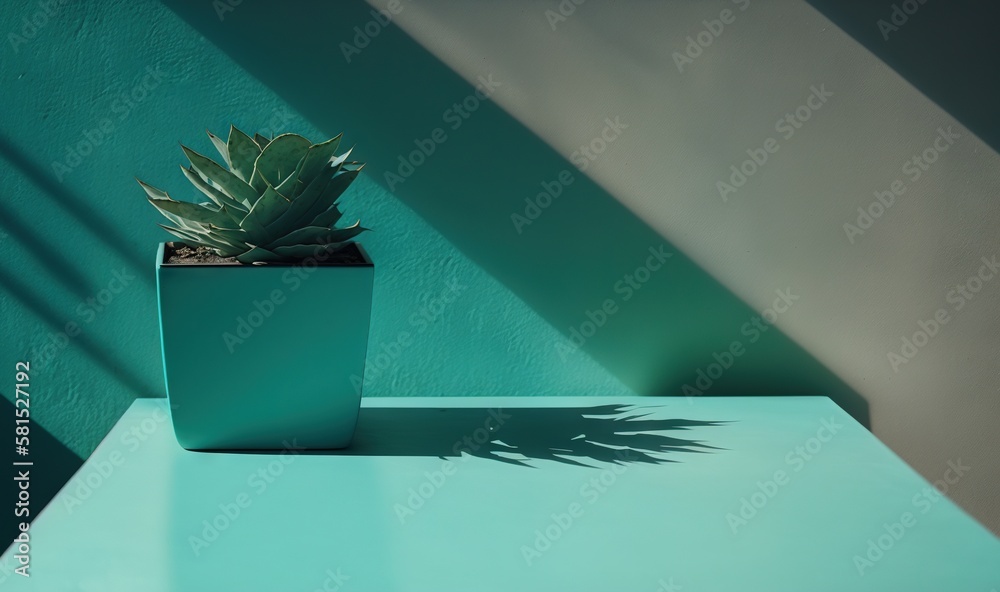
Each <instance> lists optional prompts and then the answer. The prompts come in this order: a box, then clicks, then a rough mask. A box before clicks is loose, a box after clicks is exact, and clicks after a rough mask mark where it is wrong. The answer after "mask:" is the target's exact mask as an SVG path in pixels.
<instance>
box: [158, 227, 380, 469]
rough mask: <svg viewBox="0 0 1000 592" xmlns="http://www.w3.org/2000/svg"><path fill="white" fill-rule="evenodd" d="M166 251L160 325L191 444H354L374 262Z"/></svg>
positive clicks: (180, 431)
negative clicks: (213, 260)
mask: <svg viewBox="0 0 1000 592" xmlns="http://www.w3.org/2000/svg"><path fill="white" fill-rule="evenodd" d="M162 251H163V246H162V245H161V252H160V254H159V255H158V259H157V270H156V272H157V274H156V275H157V293H158V299H159V309H160V335H161V342H162V347H163V365H164V372H165V375H166V384H167V395H168V397H169V399H170V410H171V416H172V418H173V423H174V431H175V432H176V434H177V440H178V441H179V442H180V444H181V446H183V447H184V448H188V449H192V450H219V449H224V450H225V449H228V450H234V449H256V450H281V449H285V448H289V447H291V446H298V447H305V448H314V449H329V448H343V447H345V446H347V445H348V444H349V443H350V440H351V437H352V435H353V433H354V427H355V424H356V422H357V416H358V410H359V408H360V404H361V377H362V376H364V367H365V355H366V353H367V349H368V330H369V319H370V316H371V298H372V284H373V279H374V267H373V266H371V265H355V266H338V267H333V266H316V267H311V268H310V267H306V266H272V265H266V266H200V265H164V264H162V263H161V262H162V261H163V259H162Z"/></svg>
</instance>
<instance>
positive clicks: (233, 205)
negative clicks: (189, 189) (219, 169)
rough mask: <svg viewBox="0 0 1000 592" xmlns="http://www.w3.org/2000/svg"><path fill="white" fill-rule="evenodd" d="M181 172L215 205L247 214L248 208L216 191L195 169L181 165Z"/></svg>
mask: <svg viewBox="0 0 1000 592" xmlns="http://www.w3.org/2000/svg"><path fill="white" fill-rule="evenodd" d="M181 172H183V173H184V176H185V177H187V180H188V181H191V184H192V185H194V186H195V187H197V188H198V190H199V191H201V192H202V193H204V194H205V195H206V196H208V199H210V200H212V201H213V202H215V205H217V206H219V207H220V208H221V207H222V206H228V207H229V209H231V210H235V211H239V212H243V213H244V214H246V213H247V207H246V206H245V205H244V204H243V203H241V202H238V201H236V200H235V199H233V198H231V197H229V196H228V195H226V194H225V193H223V192H221V191H219V190H218V189H216V188H215V187H214V186H213V185H211V184H210V183H209V182H208V181H207V180H205V178H204V177H202V176H201V175H199V174H198V171H196V170H195V169H194V167H187V168H184V165H181Z"/></svg>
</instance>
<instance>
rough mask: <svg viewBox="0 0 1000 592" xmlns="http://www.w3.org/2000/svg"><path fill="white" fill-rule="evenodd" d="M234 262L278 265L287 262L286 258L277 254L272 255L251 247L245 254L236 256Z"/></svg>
mask: <svg viewBox="0 0 1000 592" xmlns="http://www.w3.org/2000/svg"><path fill="white" fill-rule="evenodd" d="M236 260H237V261H239V262H240V263H258V262H263V263H278V262H282V261H288V259H287V258H285V257H282V256H281V255H278V254H277V253H272V252H271V251H268V250H267V249H264V248H261V247H252V248H251V249H250V250H249V251H247V252H246V253H243V254H241V255H237V256H236Z"/></svg>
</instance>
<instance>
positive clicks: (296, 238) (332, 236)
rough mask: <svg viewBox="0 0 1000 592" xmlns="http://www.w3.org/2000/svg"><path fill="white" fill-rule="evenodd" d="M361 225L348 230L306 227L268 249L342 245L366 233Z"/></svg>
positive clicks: (273, 243) (286, 236) (282, 238)
mask: <svg viewBox="0 0 1000 592" xmlns="http://www.w3.org/2000/svg"><path fill="white" fill-rule="evenodd" d="M364 230H365V229H364V228H362V227H361V223H360V222H357V223H355V224H354V225H353V226H349V227H347V228H324V227H322V226H306V227H305V228H300V229H298V230H294V231H292V232H290V233H288V234H286V235H285V236H283V237H281V238H279V239H278V240H276V241H274V242H272V243H270V244H268V245H267V246H268V248H276V247H290V246H293V245H328V244H333V243H342V242H344V241H346V240H350V239H352V238H354V237H355V236H357V235H359V234H361V233H362V232H364Z"/></svg>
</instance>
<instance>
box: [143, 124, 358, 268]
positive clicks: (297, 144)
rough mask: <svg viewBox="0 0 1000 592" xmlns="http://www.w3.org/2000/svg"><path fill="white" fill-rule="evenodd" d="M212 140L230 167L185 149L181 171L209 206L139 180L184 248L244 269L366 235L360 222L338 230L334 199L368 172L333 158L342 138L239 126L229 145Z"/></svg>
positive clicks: (303, 256)
mask: <svg viewBox="0 0 1000 592" xmlns="http://www.w3.org/2000/svg"><path fill="white" fill-rule="evenodd" d="M208 136H209V138H210V139H211V140H212V144H213V145H215V148H216V150H218V151H219V154H221V155H222V159H223V161H224V162H225V165H226V166H225V167H223V166H222V165H220V164H218V163H217V162H215V161H213V160H211V159H210V158H208V157H206V156H203V155H201V154H199V153H197V152H195V151H194V150H191V149H190V148H188V147H186V146H181V149H182V150H183V151H184V154H185V155H186V156H187V158H188V161H190V163H191V166H189V167H183V166H182V167H181V171H182V172H183V173H184V176H185V177H187V179H188V181H190V182H191V184H192V185H194V186H195V187H196V188H197V189H198V190H199V191H200V192H202V193H203V194H204V195H205V196H206V197H207V198H208V199H209V200H210V201H208V202H204V203H199V204H194V203H188V202H184V201H175V200H173V199H171V197H170V196H169V195H167V193H166V192H165V191H161V190H159V189H157V188H155V187H153V186H151V185H148V184H146V183H143V182H142V181H139V185H140V186H141V187H142V188H143V190H144V191H145V192H146V196H147V198H148V199H149V202H150V203H151V204H153V206H155V207H156V209H157V210H159V211H160V213H161V214H163V215H164V217H166V218H167V220H169V221H170V222H171V224H172V225H170V226H168V225H163V224H161V225H160V226H161V227H163V228H164V229H165V230H166V231H167V232H170V233H171V234H173V235H174V236H176V237H178V238H180V239H181V240H183V241H184V242H185V243H186V244H188V245H190V246H199V245H200V246H205V247H209V248H211V249H214V250H215V251H216V252H217V253H218V254H219V255H220V256H222V257H235V258H236V259H237V260H238V261H239V262H241V263H268V262H296V261H302V260H304V259H307V258H309V257H312V256H316V255H317V254H320V253H323V252H332V251H335V250H337V249H339V248H341V247H343V246H345V245H346V244H348V243H349V241H351V240H352V239H353V238H354V237H356V236H357V235H359V234H361V233H362V232H364V231H365V230H367V229H366V228H363V227H362V226H361V225H360V223H354V224H353V225H351V226H348V227H344V228H336V227H335V224H336V223H337V221H339V220H340V218H341V216H342V214H341V212H340V210H339V209H338V208H337V199H338V198H339V197H340V196H341V194H343V193H344V191H346V190H347V188H348V187H349V186H350V184H351V182H353V181H354V179H355V178H356V177H357V176H358V172H360V171H361V169H362V168H363V167H364V165H363V164H361V163H357V162H351V161H348V160H347V158H348V157H349V156H350V151H347V152H346V153H344V154H342V155H340V156H337V155H336V151H337V149H338V148H339V146H340V138H341V136H339V135H338V136H337V137H335V138H331V139H329V140H327V141H325V142H321V143H319V144H313V143H311V142H310V141H309V140H307V139H306V138H303V137H302V136H300V135H297V134H282V135H280V136H277V137H276V138H273V139H270V138H266V137H264V136H262V135H260V134H255V135H254V137H252V138H251V137H250V136H249V135H247V134H245V133H243V132H242V131H240V130H238V129H236V128H235V127H231V128H230V130H229V138H228V140H225V141H223V140H222V139H221V138H219V137H218V136H216V135H214V134H212V132H208ZM137 181H138V179H137Z"/></svg>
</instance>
